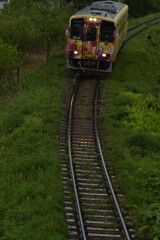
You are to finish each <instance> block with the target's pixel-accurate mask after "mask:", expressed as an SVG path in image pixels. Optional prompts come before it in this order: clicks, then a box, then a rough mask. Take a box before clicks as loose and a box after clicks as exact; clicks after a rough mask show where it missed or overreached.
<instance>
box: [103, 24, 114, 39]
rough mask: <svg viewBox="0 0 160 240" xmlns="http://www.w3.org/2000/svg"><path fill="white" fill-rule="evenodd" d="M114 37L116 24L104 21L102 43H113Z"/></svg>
mask: <svg viewBox="0 0 160 240" xmlns="http://www.w3.org/2000/svg"><path fill="white" fill-rule="evenodd" d="M113 35H114V23H112V22H107V21H104V20H103V21H102V24H101V31H100V41H101V42H113Z"/></svg>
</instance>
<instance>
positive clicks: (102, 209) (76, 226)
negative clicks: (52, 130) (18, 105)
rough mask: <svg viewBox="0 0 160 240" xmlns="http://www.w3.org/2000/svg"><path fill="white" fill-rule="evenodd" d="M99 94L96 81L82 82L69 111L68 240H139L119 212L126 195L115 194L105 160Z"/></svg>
mask: <svg viewBox="0 0 160 240" xmlns="http://www.w3.org/2000/svg"><path fill="white" fill-rule="evenodd" d="M98 90H99V88H98V84H97V81H96V80H94V81H93V80H91V79H80V81H77V83H76V85H75V87H74V91H73V94H72V97H71V101H70V106H69V108H68V123H67V126H68V127H67V129H68V131H67V133H68V136H67V138H66V139H67V141H68V156H69V164H68V166H67V161H66V163H63V164H62V165H63V169H64V177H63V182H64V188H65V191H64V192H65V198H66V199H65V209H66V218H67V219H66V221H67V224H68V232H69V236H68V238H67V240H77V239H79V240H105V239H109V240H116V239H124V240H130V239H136V238H135V234H134V233H135V230H134V229H133V227H128V226H127V227H126V224H125V220H124V218H123V216H122V213H121V210H120V208H119V204H118V200H117V199H121V198H123V194H121V193H120V192H119V193H117V194H115V192H114V190H113V187H112V184H111V179H110V176H109V173H108V170H107V168H106V165H105V161H104V158H103V153H102V150H101V144H100V140H99V134H98V127H97V99H98ZM68 171H69V173H68ZM111 178H115V176H114V174H112V176H111ZM71 179H72V184H71V181H70V180H71ZM67 182H69V184H68V186H67ZM73 193H74V194H73ZM127 229H128V230H127Z"/></svg>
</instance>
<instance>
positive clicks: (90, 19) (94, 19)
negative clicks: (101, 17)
mask: <svg viewBox="0 0 160 240" xmlns="http://www.w3.org/2000/svg"><path fill="white" fill-rule="evenodd" d="M89 21H90V22H97V18H92V17H90V18H89Z"/></svg>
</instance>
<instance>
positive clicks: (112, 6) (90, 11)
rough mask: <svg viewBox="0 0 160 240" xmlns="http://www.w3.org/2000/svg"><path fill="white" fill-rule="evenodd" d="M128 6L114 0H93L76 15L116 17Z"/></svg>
mask: <svg viewBox="0 0 160 240" xmlns="http://www.w3.org/2000/svg"><path fill="white" fill-rule="evenodd" d="M125 6H126V4H124V3H120V2H113V1H98V2H93V3H92V4H90V5H88V6H87V7H85V8H83V9H82V10H80V11H79V12H77V13H76V14H74V16H77V15H96V16H101V17H107V18H110V19H115V17H116V16H117V15H118V14H119V12H120V11H121V10H122V9H123V8H124V7H125Z"/></svg>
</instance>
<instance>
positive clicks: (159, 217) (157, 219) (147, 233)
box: [141, 203, 160, 240]
mask: <svg viewBox="0 0 160 240" xmlns="http://www.w3.org/2000/svg"><path fill="white" fill-rule="evenodd" d="M142 222H143V224H144V227H143V228H141V233H142V234H143V235H144V237H150V238H152V239H153V240H159V236H160V204H159V203H154V204H152V205H150V207H149V208H148V209H147V211H146V212H145V213H144V214H143V216H142Z"/></svg>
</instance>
